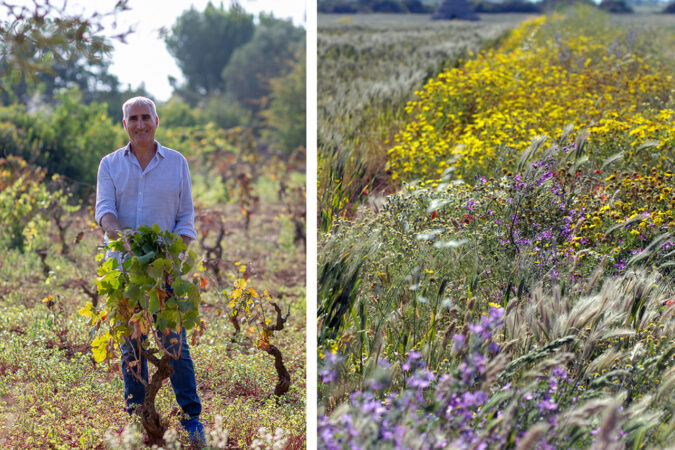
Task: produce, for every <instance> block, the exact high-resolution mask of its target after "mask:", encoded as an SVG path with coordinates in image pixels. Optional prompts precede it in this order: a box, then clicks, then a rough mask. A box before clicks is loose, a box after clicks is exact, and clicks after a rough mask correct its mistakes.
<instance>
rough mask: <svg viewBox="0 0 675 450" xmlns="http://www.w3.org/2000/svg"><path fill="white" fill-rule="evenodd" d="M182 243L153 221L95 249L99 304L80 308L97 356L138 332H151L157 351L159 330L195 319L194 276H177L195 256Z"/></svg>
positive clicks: (187, 324) (105, 354) (109, 353)
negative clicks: (189, 278) (126, 243)
mask: <svg viewBox="0 0 675 450" xmlns="http://www.w3.org/2000/svg"><path fill="white" fill-rule="evenodd" d="M125 240H127V241H128V244H129V247H130V249H131V252H128V251H127V250H126V249H125V242H124V241H125ZM186 248H187V247H186V245H185V243H184V242H183V241H182V239H181V237H180V236H178V235H177V234H175V233H170V232H168V231H165V230H164V231H163V230H160V228H159V226H157V225H153V226H152V227H148V226H142V227H140V228H139V229H138V231H136V232H133V233H131V234H128V235H127V236H124V237H121V238H119V239H116V240H113V241H111V242H109V243H108V244H107V245H106V246H105V247H104V248H103V249H102V250H101V252H99V254H98V255H97V260H98V261H103V260H105V261H104V262H103V263H102V264H101V265H100V266H99V268H98V278H97V279H96V288H97V289H98V293H99V295H101V296H102V297H103V299H104V304H103V305H102V309H101V310H100V311H98V312H96V311H94V310H93V307H92V306H91V304H88V305H87V306H85V307H84V308H83V309H82V310H80V314H82V315H83V316H85V317H88V318H89V319H90V325H91V331H90V333H91V335H92V336H97V337H96V339H95V340H94V342H93V343H92V350H93V353H94V357H95V359H96V360H97V361H102V360H104V359H107V358H110V357H112V355H113V352H114V350H115V348H117V347H118V346H119V344H120V343H121V342H122V341H123V340H125V339H127V338H139V337H141V336H143V335H151V336H152V337H153V338H154V340H153V342H154V343H155V345H156V346H157V347H158V348H159V349H160V350H161V349H162V348H163V347H162V344H161V342H160V337H161V336H162V335H165V334H168V333H169V332H170V331H171V330H175V331H176V332H180V330H181V327H184V328H185V329H186V330H190V329H192V328H194V327H195V326H197V325H198V324H199V323H200V317H199V303H200V301H201V300H200V295H199V288H198V281H195V282H194V283H193V282H189V281H186V280H183V279H182V278H181V276H182V275H185V274H187V273H188V272H189V271H190V270H191V269H192V267H193V266H194V264H195V260H196V254H195V252H193V251H187V252H186ZM106 257H107V259H106ZM144 345H149V344H148V340H146V341H145V342H144Z"/></svg>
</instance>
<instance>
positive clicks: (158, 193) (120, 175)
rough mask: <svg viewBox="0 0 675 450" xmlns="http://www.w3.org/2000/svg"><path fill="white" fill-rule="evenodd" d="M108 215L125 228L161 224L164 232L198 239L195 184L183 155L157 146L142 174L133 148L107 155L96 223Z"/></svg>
mask: <svg viewBox="0 0 675 450" xmlns="http://www.w3.org/2000/svg"><path fill="white" fill-rule="evenodd" d="M107 213H112V214H113V215H114V216H115V217H117V221H118V222H119V224H120V226H122V228H126V227H129V228H132V229H134V230H137V229H138V227H140V226H141V225H148V226H152V225H153V224H157V225H158V226H159V228H161V229H162V230H168V231H170V232H172V233H178V234H180V235H184V236H187V237H190V238H192V239H195V238H196V237H197V233H196V232H195V227H194V207H193V204H192V182H191V180H190V170H189V168H188V163H187V160H186V159H185V157H184V156H183V155H181V154H180V153H178V152H177V151H175V150H172V149H170V148H166V147H162V146H161V145H160V144H159V143H157V151H156V152H155V156H153V158H152V159H151V160H150V162H149V163H148V165H147V166H146V168H145V170H141V165H140V164H139V162H138V160H137V159H136V156H135V155H134V154H133V153H131V151H130V147H129V145H127V146H126V147H122V148H120V149H118V150H116V151H114V152H113V153H110V154H109V155H106V156H105V157H104V158H103V159H102V160H101V163H100V164H99V166H98V176H97V181H96V216H95V217H96V223H98V224H99V225H100V224H101V218H102V217H103V216H104V215H106V214H107Z"/></svg>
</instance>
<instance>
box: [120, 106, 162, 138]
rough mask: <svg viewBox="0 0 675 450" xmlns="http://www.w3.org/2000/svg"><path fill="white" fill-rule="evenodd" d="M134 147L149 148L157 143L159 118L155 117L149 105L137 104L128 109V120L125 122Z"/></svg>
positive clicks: (125, 127)
mask: <svg viewBox="0 0 675 450" xmlns="http://www.w3.org/2000/svg"><path fill="white" fill-rule="evenodd" d="M123 122H124V129H125V130H127V133H128V134H129V140H130V141H131V145H132V146H148V145H152V144H153V143H154V142H155V131H156V130H157V125H159V118H158V117H155V116H153V114H152V108H151V107H150V106H149V105H144V104H142V103H136V104H133V105H130V106H129V108H128V109H127V118H126V119H125V120H124V121H123Z"/></svg>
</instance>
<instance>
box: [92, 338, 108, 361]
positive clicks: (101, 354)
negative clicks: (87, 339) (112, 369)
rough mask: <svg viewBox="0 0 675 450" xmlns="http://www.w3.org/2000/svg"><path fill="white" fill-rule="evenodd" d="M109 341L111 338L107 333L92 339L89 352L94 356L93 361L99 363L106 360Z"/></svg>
mask: <svg viewBox="0 0 675 450" xmlns="http://www.w3.org/2000/svg"><path fill="white" fill-rule="evenodd" d="M111 340H112V336H111V335H110V333H108V332H106V333H105V334H103V335H101V336H99V337H97V338H96V339H94V341H93V342H92V343H91V352H92V354H93V355H94V361H96V362H97V363H99V362H102V361H103V360H105V359H106V357H107V356H108V343H109V342H110V341H111Z"/></svg>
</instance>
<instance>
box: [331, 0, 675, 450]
mask: <svg viewBox="0 0 675 450" xmlns="http://www.w3.org/2000/svg"><path fill="white" fill-rule="evenodd" d="M373 26H374V27H377V26H380V25H379V24H377V25H373ZM510 26H511V27H512V29H511V30H510V31H508V32H507V33H506V34H505V35H503V36H501V37H500V38H499V39H496V38H493V39H492V40H491V41H490V42H489V45H485V46H483V48H482V49H477V50H475V51H474V53H473V54H467V55H465V56H463V57H462V59H461V61H458V60H456V59H451V60H450V63H447V62H446V63H445V65H443V64H444V63H443V61H437V62H436V67H442V69H441V70H440V71H439V72H438V73H434V74H430V75H429V76H428V77H423V79H424V81H423V82H422V84H421V85H411V90H412V91H411V92H409V93H408V94H409V97H408V99H407V102H406V104H405V105H403V107H402V110H401V109H398V106H396V105H395V104H393V105H389V107H386V108H385V107H382V109H383V110H381V111H380V112H378V114H380V117H381V118H382V121H381V122H380V125H381V126H380V127H379V128H375V127H372V126H373V124H375V123H376V122H373V121H371V120H370V119H368V117H370V116H369V114H370V111H368V110H366V111H365V112H363V111H361V112H358V113H357V112H355V113H354V114H355V116H357V117H356V118H351V117H350V121H351V122H350V123H356V124H358V126H354V127H353V128H351V134H350V135H349V139H351V141H350V142H364V141H367V142H370V143H371V145H372V146H373V147H372V149H371V152H370V153H368V155H377V166H378V167H379V168H380V169H379V170H380V171H381V172H379V173H386V175H387V176H386V177H384V176H380V177H379V178H378V180H379V182H380V183H381V184H380V185H377V186H373V185H372V184H365V185H363V184H358V182H355V181H353V180H352V181H349V183H351V185H350V186H352V185H354V184H355V185H356V186H354V187H353V189H352V190H351V191H350V187H347V186H344V187H342V192H355V191H358V190H360V191H359V192H360V195H359V197H358V198H357V199H354V198H349V199H348V200H345V201H343V202H342V203H337V202H336V203H333V204H323V203H321V202H322V198H321V197H319V205H320V206H319V207H320V208H322V207H323V208H330V207H331V206H333V207H335V210H334V213H333V215H332V216H331V220H330V221H329V222H326V226H324V227H323V231H322V233H321V235H320V237H319V242H320V244H319V249H318V259H319V267H318V276H319V280H318V283H319V297H318V302H319V350H320V354H319V374H320V379H321V380H320V383H319V405H318V408H319V431H318V433H319V442H320V443H321V444H320V448H330V449H341V448H353V447H356V446H358V447H360V448H523V449H524V448H598V449H600V448H602V449H609V448H611V449H614V448H616V449H619V448H665V447H668V446H669V445H672V442H674V441H675V415H674V412H675V410H674V408H673V405H675V364H674V363H675V339H674V338H673V336H674V334H673V333H674V332H675V282H674V280H675V277H674V276H673V275H674V274H675V217H674V216H673V210H675V195H674V193H673V192H674V190H675V179H674V178H673V170H674V169H675V79H674V78H673V73H675V55H673V53H672V48H674V46H673V44H674V43H675V21H673V20H672V19H670V20H669V19H667V18H664V17H662V16H651V15H632V16H622V17H620V18H619V17H614V16H609V15H607V14H604V13H602V12H600V11H598V10H595V9H592V8H589V7H575V8H573V9H568V10H565V11H563V12H558V13H555V14H549V15H546V16H540V17H531V18H527V19H526V20H524V21H522V22H521V23H518V24H514V23H512V24H510ZM504 30H505V31H506V28H505V29H504ZM397 32H398V31H397ZM392 34H394V35H395V34H396V32H392ZM393 39H394V38H392V40H393ZM485 42H486V43H487V41H485ZM413 52H414V50H413ZM379 64H382V65H384V63H383V62H382V61H378V62H377V63H373V66H374V67H377V65H379ZM367 67H369V61H368V60H367V58H365V57H364V61H363V68H362V70H363V71H364V73H366V72H367V70H368V69H367ZM417 67H418V68H419V66H417ZM411 70H412V69H411ZM353 72H354V73H358V71H357V70H353ZM404 97H405V95H403V94H402V95H401V97H400V98H404ZM324 100H325V99H324ZM319 101H320V102H321V101H322V100H321V98H320V99H319ZM392 111H395V115H392V114H393V113H392ZM321 114H322V110H321V109H320V111H319V116H320V119H319V120H320V121H321V120H323V119H325V118H326V117H328V116H326V117H321ZM359 117H362V118H363V119H362V120H360V118H359ZM334 122H335V123H337V122H338V121H337V120H335V121H334ZM384 129H386V130H387V132H386V133H382V134H381V135H380V138H381V139H379V140H376V139H369V137H368V136H369V135H370V133H380V131H382V130H384ZM385 135H386V136H385ZM343 141H344V142H346V141H347V139H344V140H343ZM320 144H321V142H320ZM333 148H336V147H335V146H334V147H333ZM354 155H355V154H354ZM358 155H359V156H358V157H356V156H353V159H354V161H355V162H354V163H353V164H355V165H358V164H361V165H363V166H367V165H369V164H370V163H371V162H370V161H365V160H363V161H362V160H360V159H359V158H361V157H365V155H367V154H366V153H359V154H358ZM327 167H329V166H328V165H327V164H326V165H325V166H323V167H322V169H323V170H326V168H327ZM326 177H327V175H325V174H321V173H320V177H319V180H320V182H323V181H324V180H325V179H326ZM333 182H334V183H337V181H335V180H333ZM373 188H375V189H373ZM320 192H321V191H320Z"/></svg>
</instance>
